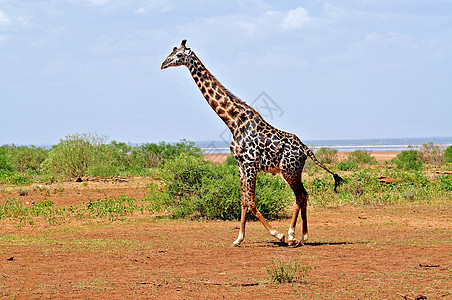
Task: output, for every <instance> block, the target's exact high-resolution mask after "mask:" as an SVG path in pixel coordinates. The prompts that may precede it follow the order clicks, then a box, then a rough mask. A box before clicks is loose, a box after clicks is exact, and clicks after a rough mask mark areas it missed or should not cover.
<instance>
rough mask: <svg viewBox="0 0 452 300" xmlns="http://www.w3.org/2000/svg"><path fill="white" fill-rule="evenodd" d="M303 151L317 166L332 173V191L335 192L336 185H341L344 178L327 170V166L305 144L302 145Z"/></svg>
mask: <svg viewBox="0 0 452 300" xmlns="http://www.w3.org/2000/svg"><path fill="white" fill-rule="evenodd" d="M304 153H305V154H306V155H307V156H308V157H309V158H310V159H312V160H313V161H314V162H315V163H316V165H318V166H319V167H321V168H322V169H324V170H325V171H327V172H328V173H330V174H331V175H333V178H334V191H335V192H337V187H338V186H339V185H341V184H342V183H343V182H344V179H342V178H341V177H340V176H339V175H338V174H336V173H333V172H332V171H331V170H329V169H328V168H327V167H325V166H324V165H322V164H321V163H320V162H319V161H318V159H317V158H316V157H315V155H314V153H313V152H312V151H311V149H309V148H308V147H307V146H306V145H305V147H304Z"/></svg>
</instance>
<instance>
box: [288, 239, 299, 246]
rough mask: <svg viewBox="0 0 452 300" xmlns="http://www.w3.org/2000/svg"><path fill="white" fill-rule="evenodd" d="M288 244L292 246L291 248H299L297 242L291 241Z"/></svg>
mask: <svg viewBox="0 0 452 300" xmlns="http://www.w3.org/2000/svg"><path fill="white" fill-rule="evenodd" d="M287 244H288V245H289V246H291V247H296V246H297V240H290V241H289V242H288V243H287Z"/></svg>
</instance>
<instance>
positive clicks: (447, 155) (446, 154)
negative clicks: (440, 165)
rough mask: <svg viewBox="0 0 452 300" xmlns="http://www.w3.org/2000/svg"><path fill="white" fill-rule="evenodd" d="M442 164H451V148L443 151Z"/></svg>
mask: <svg viewBox="0 0 452 300" xmlns="http://www.w3.org/2000/svg"><path fill="white" fill-rule="evenodd" d="M443 156H444V162H445V163H447V164H450V163H452V146H449V147H447V148H446V150H444V154H443Z"/></svg>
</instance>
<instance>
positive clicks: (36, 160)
mask: <svg viewBox="0 0 452 300" xmlns="http://www.w3.org/2000/svg"><path fill="white" fill-rule="evenodd" d="M4 149H5V150H6V153H7V155H8V157H9V159H10V162H11V164H12V166H13V169H14V170H15V171H16V172H21V173H24V172H27V171H35V172H38V170H39V169H40V167H41V163H42V162H43V161H44V160H45V158H46V157H47V153H48V151H49V150H47V149H45V148H42V147H35V146H33V145H31V146H15V145H8V146H4Z"/></svg>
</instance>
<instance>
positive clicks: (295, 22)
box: [281, 7, 311, 29]
mask: <svg viewBox="0 0 452 300" xmlns="http://www.w3.org/2000/svg"><path fill="white" fill-rule="evenodd" d="M310 20H311V17H310V16H309V13H308V11H307V10H306V9H305V8H303V7H298V8H296V9H291V10H289V12H288V13H287V15H286V16H285V17H284V19H283V20H282V23H281V26H282V28H283V29H299V28H301V27H303V25H305V24H306V23H307V22H309V21H310Z"/></svg>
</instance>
